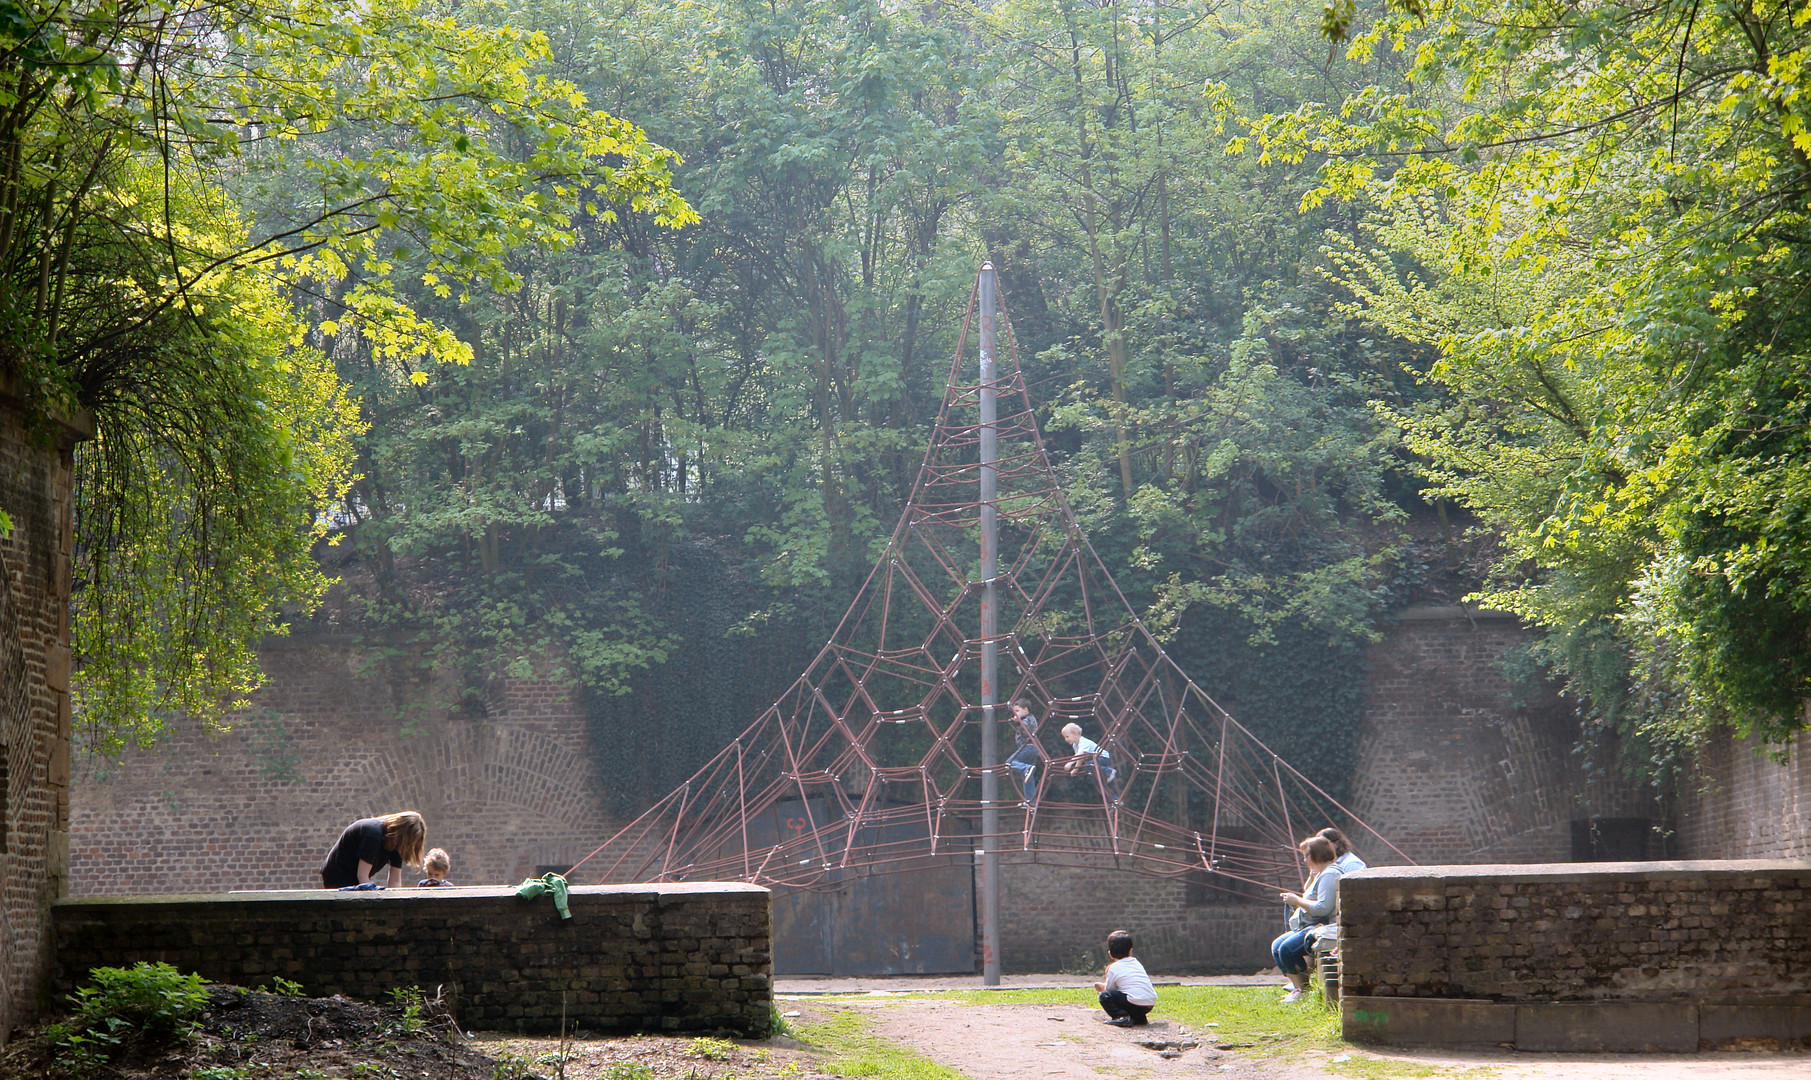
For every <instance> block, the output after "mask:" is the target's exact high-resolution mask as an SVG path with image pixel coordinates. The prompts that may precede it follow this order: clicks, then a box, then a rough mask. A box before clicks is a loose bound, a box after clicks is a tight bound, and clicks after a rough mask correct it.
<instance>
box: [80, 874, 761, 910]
mask: <svg viewBox="0 0 1811 1080" xmlns="http://www.w3.org/2000/svg"><path fill="white" fill-rule="evenodd" d="M520 887H521V886H519V885H456V886H451V887H448V888H427V889H423V888H419V887H416V886H413V885H404V886H402V887H400V888H395V889H367V890H363V891H352V892H344V891H341V890H339V889H266V890H246V891H243V892H223V893H163V894H159V895H152V896H75V897H63V898H62V899H59V900H53V901H52V902H51V906H52V907H59V908H64V907H105V906H132V907H147V906H155V905H160V904H260V903H297V902H303V903H329V904H331V903H347V902H354V903H358V902H363V903H370V902H374V901H379V902H385V903H394V902H397V901H403V900H429V901H432V902H434V903H443V902H447V901H459V900H494V899H502V898H512V899H513V898H514V897H515V895H516V890H517V889H518V888H520ZM566 891H567V895H568V896H569V897H572V898H575V899H577V898H583V897H588V896H594V897H602V898H606V899H610V900H632V901H641V902H645V901H659V900H662V899H666V898H669V897H670V898H679V897H688V896H720V895H723V894H725V893H768V892H770V891H771V890H769V889H767V888H766V887H764V886H761V885H750V884H748V883H746V882H741V881H674V882H653V883H638V884H633V885H572V886H568V888H567V890H566Z"/></svg>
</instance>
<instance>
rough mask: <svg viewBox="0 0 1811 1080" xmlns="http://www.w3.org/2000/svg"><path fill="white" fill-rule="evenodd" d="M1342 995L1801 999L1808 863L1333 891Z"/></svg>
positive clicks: (1405, 876) (1376, 874)
mask: <svg viewBox="0 0 1811 1080" xmlns="http://www.w3.org/2000/svg"><path fill="white" fill-rule="evenodd" d="M1339 899H1340V933H1341V943H1340V944H1341V954H1342V970H1341V982H1342V987H1343V989H1344V990H1345V992H1347V993H1350V994H1356V995H1360V996H1366V997H1433V998H1483V999H1488V1000H1493V1001H1577V1000H1596V999H1606V998H1631V999H1644V1000H1646V999H1654V998H1670V997H1695V996H1704V995H1715V994H1729V993H1737V994H1742V995H1749V996H1765V995H1778V994H1807V993H1811V964H1807V963H1806V962H1805V958H1806V957H1807V956H1811V863H1805V862H1786V861H1769V860H1753V861H1746V862H1672V863H1600V864H1593V869H1591V870H1584V869H1581V868H1580V867H1579V866H1578V865H1577V864H1569V865H1567V864H1561V865H1546V866H1466V867H1455V866H1434V867H1389V868H1385V869H1381V870H1374V871H1368V872H1365V873H1360V874H1356V875H1353V876H1351V877H1347V878H1343V879H1342V880H1341V881H1340V898H1339Z"/></svg>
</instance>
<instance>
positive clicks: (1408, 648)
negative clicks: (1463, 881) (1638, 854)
mask: <svg viewBox="0 0 1811 1080" xmlns="http://www.w3.org/2000/svg"><path fill="white" fill-rule="evenodd" d="M1528 638H1529V632H1528V631H1527V630H1526V629H1525V628H1524V627H1523V626H1522V624H1521V623H1520V622H1519V621H1518V620H1517V619H1516V618H1515V617H1514V616H1512V615H1508V614H1504V613H1502V612H1488V611H1479V610H1477V609H1461V608H1411V609H1409V610H1407V611H1404V612H1402V613H1401V615H1400V621H1399V623H1398V625H1397V627H1396V628H1395V629H1394V630H1393V631H1391V632H1390V633H1388V634H1386V635H1385V637H1384V638H1383V640H1382V641H1380V642H1378V643H1377V644H1375V645H1373V646H1372V647H1371V650H1370V654H1369V657H1368V661H1369V668H1370V677H1369V680H1368V685H1367V707H1366V713H1365V716H1364V717H1363V719H1362V721H1361V722H1360V724H1359V729H1358V732H1357V738H1358V767H1357V770H1356V776H1355V778H1354V781H1353V785H1352V802H1351V803H1350V806H1351V808H1352V810H1353V812H1354V813H1355V814H1356V815H1357V816H1358V818H1359V819H1361V820H1362V821H1364V822H1366V823H1367V824H1369V825H1370V826H1371V827H1372V828H1374V829H1376V830H1377V831H1378V832H1379V833H1380V834H1382V835H1383V836H1386V837H1389V838H1390V840H1391V842H1393V843H1394V844H1395V846H1396V847H1397V848H1398V849H1400V852H1401V854H1400V855H1399V854H1397V853H1396V852H1392V851H1389V850H1387V849H1384V850H1376V849H1375V846H1374V845H1372V846H1370V847H1366V848H1365V849H1364V850H1362V851H1361V854H1362V855H1363V856H1364V857H1365V858H1366V859H1367V860H1368V861H1369V862H1370V863H1371V864H1372V865H1388V864H1395V863H1402V862H1404V861H1407V860H1405V859H1404V858H1402V856H1407V859H1408V860H1413V861H1414V862H1417V863H1422V864H1433V863H1492V862H1558V861H1564V860H1568V859H1570V858H1571V857H1572V822H1573V821H1574V820H1581V819H1590V818H1592V817H1610V818H1643V817H1645V818H1653V819H1656V820H1658V819H1660V817H1661V815H1662V811H1661V808H1660V806H1659V805H1658V804H1657V803H1655V802H1654V801H1653V799H1651V798H1650V797H1649V796H1648V795H1647V794H1646V793H1644V792H1643V791H1642V790H1641V789H1640V788H1638V787H1637V786H1636V785H1634V784H1631V783H1628V782H1626V781H1618V780H1614V779H1611V778H1608V777H1606V776H1605V775H1604V774H1602V773H1598V774H1597V775H1596V776H1594V777H1590V778H1588V777H1587V775H1586V772H1585V761H1584V759H1583V757H1582V756H1581V755H1579V754H1576V753H1574V752H1573V751H1574V749H1575V747H1576V746H1577V743H1578V721H1577V719H1576V717H1575V716H1574V715H1573V713H1572V710H1571V709H1570V708H1569V706H1568V705H1567V703H1566V702H1565V701H1563V700H1562V699H1560V698H1559V697H1558V695H1557V694H1555V693H1554V692H1553V691H1552V689H1551V688H1543V689H1541V690H1539V691H1538V692H1535V693H1532V694H1530V695H1528V696H1527V698H1526V700H1518V693H1517V688H1516V687H1514V686H1512V685H1511V683H1510V679H1509V677H1508V675H1507V674H1506V673H1505V671H1504V661H1505V659H1506V658H1507V657H1508V656H1509V654H1510V652H1511V650H1513V649H1514V648H1516V647H1517V646H1518V645H1521V644H1523V643H1525V642H1526V641H1527V640H1528ZM1362 846H1363V845H1361V847H1362Z"/></svg>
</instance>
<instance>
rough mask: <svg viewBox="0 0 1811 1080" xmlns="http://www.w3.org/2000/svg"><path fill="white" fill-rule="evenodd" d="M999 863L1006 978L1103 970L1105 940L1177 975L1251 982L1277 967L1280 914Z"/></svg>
mask: <svg viewBox="0 0 1811 1080" xmlns="http://www.w3.org/2000/svg"><path fill="white" fill-rule="evenodd" d="M1077 861H1078V859H1076V858H1074V857H1071V858H1070V859H1068V860H1066V861H1064V862H1055V863H1053V862H1039V861H1032V860H1031V859H1030V858H1028V857H1026V856H1024V855H1023V854H1019V853H1013V852H1004V853H1002V855H1001V858H1000V952H1001V958H1000V963H1001V967H1002V969H1003V970H1005V971H1007V972H1009V973H1015V972H1032V971H1044V972H1050V971H1083V970H1098V969H1100V968H1102V967H1104V966H1105V965H1106V952H1107V935H1108V934H1110V933H1112V932H1113V931H1115V930H1129V931H1131V932H1132V937H1133V940H1134V941H1136V942H1137V953H1138V956H1139V958H1140V959H1141V960H1142V961H1143V962H1144V965H1145V967H1146V968H1148V969H1150V970H1151V971H1157V972H1163V973H1166V974H1171V975H1192V974H1208V975H1226V974H1239V975H1249V974H1251V973H1252V972H1254V971H1260V970H1263V969H1265V968H1268V967H1270V942H1271V939H1272V938H1274V937H1276V936H1277V935H1278V934H1280V933H1282V932H1283V914H1282V905H1281V904H1280V902H1279V903H1261V902H1252V901H1248V900H1229V899H1227V898H1226V894H1224V893H1222V892H1219V891H1217V890H1216V891H1206V890H1200V889H1191V888H1190V886H1189V883H1188V882H1187V881H1185V880H1183V879H1181V878H1159V877H1151V876H1147V875H1143V874H1134V873H1130V872H1128V871H1125V870H1118V869H1115V868H1114V867H1113V866H1111V864H1110V860H1103V862H1105V863H1107V865H1101V866H1078V865H1075V863H1076V862H1077Z"/></svg>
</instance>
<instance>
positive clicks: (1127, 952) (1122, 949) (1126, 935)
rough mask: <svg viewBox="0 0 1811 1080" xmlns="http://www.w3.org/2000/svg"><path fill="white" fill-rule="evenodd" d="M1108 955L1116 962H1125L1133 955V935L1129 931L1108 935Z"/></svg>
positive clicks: (1117, 931)
mask: <svg viewBox="0 0 1811 1080" xmlns="http://www.w3.org/2000/svg"><path fill="white" fill-rule="evenodd" d="M1107 955H1108V956H1111V957H1112V958H1113V959H1115V960H1124V959H1125V958H1126V957H1128V956H1131V955H1132V934H1131V931H1128V930H1115V931H1113V932H1112V933H1111V934H1108V935H1107Z"/></svg>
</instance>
